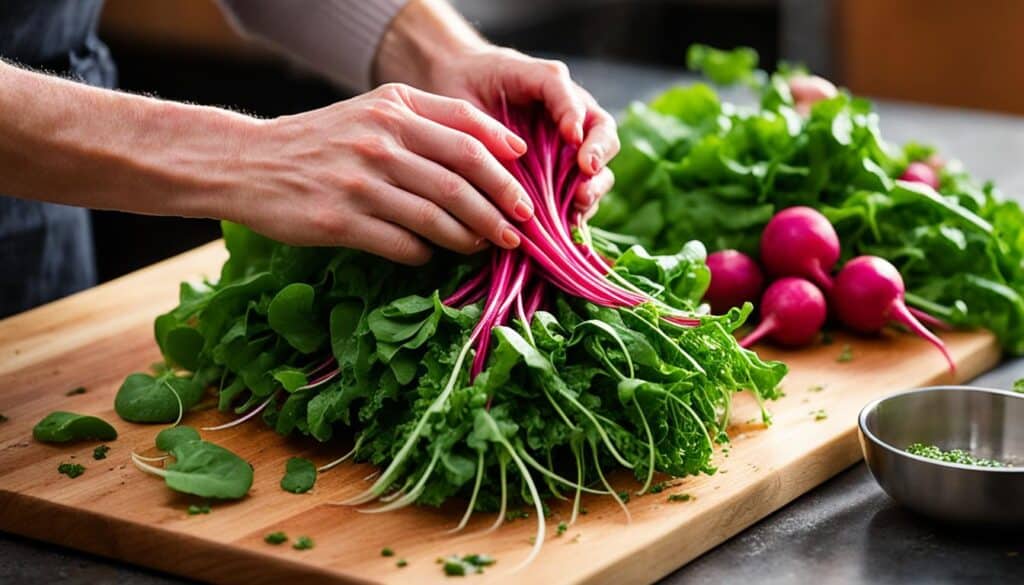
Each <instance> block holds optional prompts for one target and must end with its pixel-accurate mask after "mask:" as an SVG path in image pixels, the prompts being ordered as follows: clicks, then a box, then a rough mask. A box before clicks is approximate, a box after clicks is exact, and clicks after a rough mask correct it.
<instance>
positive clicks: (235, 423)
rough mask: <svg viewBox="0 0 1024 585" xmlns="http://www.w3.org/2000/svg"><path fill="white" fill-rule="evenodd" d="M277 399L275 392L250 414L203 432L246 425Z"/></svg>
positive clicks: (205, 428) (208, 428)
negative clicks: (246, 422)
mask: <svg viewBox="0 0 1024 585" xmlns="http://www.w3.org/2000/svg"><path fill="white" fill-rule="evenodd" d="M275 398H277V392H274V393H273V394H271V395H270V396H268V397H267V399H266V400H264V401H263V402H262V403H260V405H259V406H257V407H256V408H254V409H252V410H250V411H249V412H247V413H245V415H244V416H240V417H238V418H236V419H235V420H233V421H231V422H226V423H224V424H222V425H217V426H215V427H202V430H204V431H223V430H224V429H230V428H231V427H236V426H238V425H240V424H242V423H244V422H245V421H247V420H249V419H251V418H253V417H254V416H256V415H257V414H259V413H261V412H263V409H264V408H266V407H267V405H268V404H270V403H271V402H272V401H273V400H274V399H275Z"/></svg>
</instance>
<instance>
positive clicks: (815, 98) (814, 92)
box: [789, 75, 839, 116]
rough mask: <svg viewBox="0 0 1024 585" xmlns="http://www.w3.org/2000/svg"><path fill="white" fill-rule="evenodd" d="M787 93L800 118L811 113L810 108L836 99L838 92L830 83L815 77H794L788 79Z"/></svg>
mask: <svg viewBox="0 0 1024 585" xmlns="http://www.w3.org/2000/svg"><path fill="white" fill-rule="evenodd" d="M789 93H791V94H792V95H793V106H794V109H796V111H797V113H799V114H800V115H801V116H807V115H809V114H810V113H811V106H813V105H814V104H816V103H818V102H820V101H821V100H827V99H830V98H834V97H836V95H838V94H839V92H838V91H837V90H836V86H835V85H833V84H832V82H831V81H829V80H827V79H825V78H823V77H818V76H817V75H794V76H793V77H790V78H789Z"/></svg>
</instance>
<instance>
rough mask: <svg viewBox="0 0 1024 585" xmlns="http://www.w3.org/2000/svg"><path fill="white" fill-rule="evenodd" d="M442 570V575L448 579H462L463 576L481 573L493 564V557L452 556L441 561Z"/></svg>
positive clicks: (475, 555) (476, 555)
mask: <svg viewBox="0 0 1024 585" xmlns="http://www.w3.org/2000/svg"><path fill="white" fill-rule="evenodd" d="M443 561H444V562H443V565H442V569H443V570H444V574H445V575H447V576H449V577H463V576H465V575H472V574H475V573H483V572H484V567H489V566H491V565H493V564H494V563H495V562H497V561H495V560H494V557H492V556H490V555H478V554H472V555H465V556H462V557H460V556H458V555H452V556H450V557H448V558H445V559H443Z"/></svg>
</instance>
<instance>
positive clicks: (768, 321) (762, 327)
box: [740, 315, 775, 347]
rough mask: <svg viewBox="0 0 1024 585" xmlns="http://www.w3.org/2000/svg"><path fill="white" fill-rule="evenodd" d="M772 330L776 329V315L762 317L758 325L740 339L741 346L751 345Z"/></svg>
mask: <svg viewBox="0 0 1024 585" xmlns="http://www.w3.org/2000/svg"><path fill="white" fill-rule="evenodd" d="M772 331H775V315H769V316H768V317H766V318H764V319H761V322H760V323H758V324H757V327H755V328H754V330H753V331H751V332H750V334H749V335H747V336H746V337H744V338H743V340H741V341H740V347H750V346H751V345H754V344H755V343H757V342H758V341H760V340H761V338H762V337H764V336H765V335H768V334H769V333H771V332H772Z"/></svg>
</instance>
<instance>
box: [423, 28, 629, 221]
mask: <svg viewBox="0 0 1024 585" xmlns="http://www.w3.org/2000/svg"><path fill="white" fill-rule="evenodd" d="M424 89H426V90H428V91H432V92H434V93H438V94H441V95H448V96H452V97H458V98H463V99H466V100H469V101H470V102H471V103H473V104H475V105H477V106H478V107H480V108H481V109H483V110H484V111H495V110H496V108H497V107H498V103H497V101H496V100H497V99H498V97H499V96H501V95H502V94H504V95H505V96H506V97H507V98H508V99H509V100H510V101H511V102H513V103H524V102H530V101H542V102H543V103H544V105H545V107H546V108H547V110H548V112H549V113H550V114H551V117H552V118H553V119H554V120H555V122H556V124H557V125H558V128H559V130H560V131H561V133H562V137H563V138H564V139H565V140H566V141H568V142H569V143H571V144H579V145H580V149H579V155H578V159H577V160H578V162H579V165H580V169H581V170H582V171H583V172H584V173H585V174H586V175H588V177H589V178H588V179H587V180H586V181H584V182H583V183H581V184H580V187H579V189H578V191H577V192H576V203H577V204H578V205H579V206H580V207H582V208H583V209H589V208H590V207H592V206H593V205H594V204H595V203H596V202H597V200H598V199H599V198H600V197H601V196H602V195H604V194H605V193H606V192H608V190H609V189H611V188H612V184H613V183H614V177H613V176H612V172H611V171H610V170H609V169H608V167H607V166H606V165H607V164H608V161H610V160H611V159H612V157H614V156H615V155H616V154H617V153H618V152H619V138H618V134H617V133H616V129H615V119H614V118H613V117H612V116H611V115H610V114H609V113H608V112H606V111H604V110H603V109H601V107H600V106H598V105H597V102H596V101H595V100H594V98H593V97H592V96H591V95H590V94H589V93H588V92H587V91H586V90H584V89H583V88H582V87H580V86H579V85H577V84H576V83H574V82H573V80H572V78H570V76H569V69H568V68H567V67H566V66H565V64H564V63H562V62H561V61H549V60H544V59H535V58H533V57H528V56H526V55H524V54H522V53H519V52H518V51H513V50H511V49H503V48H499V47H494V46H490V45H484V46H482V47H479V48H476V49H471V50H468V51H466V52H464V53H462V54H461V55H459V56H456V57H454V58H450V59H444V60H442V61H440V62H438V63H437V64H436V66H435V67H434V68H433V70H432V73H431V75H430V79H429V81H428V82H427V85H426V86H425V87H424Z"/></svg>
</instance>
